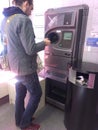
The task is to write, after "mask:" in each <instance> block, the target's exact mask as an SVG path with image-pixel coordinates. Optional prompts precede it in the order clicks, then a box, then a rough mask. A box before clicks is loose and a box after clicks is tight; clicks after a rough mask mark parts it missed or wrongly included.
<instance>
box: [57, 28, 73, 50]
mask: <svg viewBox="0 0 98 130" xmlns="http://www.w3.org/2000/svg"><path fill="white" fill-rule="evenodd" d="M72 37H73V32H72V31H66V32H62V40H61V42H60V43H59V46H60V47H62V48H65V49H71V45H72Z"/></svg>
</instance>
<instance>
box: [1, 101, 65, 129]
mask: <svg viewBox="0 0 98 130" xmlns="http://www.w3.org/2000/svg"><path fill="white" fill-rule="evenodd" d="M35 117H36V119H35V120H34V122H35V123H39V124H40V125H41V130H66V128H65V126H64V112H63V111H61V110H59V109H57V108H55V107H53V106H50V105H46V106H45V107H44V108H43V109H42V110H40V111H38V112H37V113H36V115H35ZM0 130H20V129H19V128H17V127H16V126H15V120H14V106H13V105H10V104H9V103H6V104H4V105H2V106H0Z"/></svg>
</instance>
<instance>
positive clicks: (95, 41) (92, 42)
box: [86, 37, 98, 47]
mask: <svg viewBox="0 0 98 130" xmlns="http://www.w3.org/2000/svg"><path fill="white" fill-rule="evenodd" d="M86 45H87V46H91V47H98V37H97V38H96V37H93V38H92V37H90V38H88V39H87V42H86Z"/></svg>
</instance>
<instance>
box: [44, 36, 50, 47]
mask: <svg viewBox="0 0 98 130" xmlns="http://www.w3.org/2000/svg"><path fill="white" fill-rule="evenodd" d="M44 42H45V45H46V46H47V45H50V44H51V41H50V40H49V39H48V38H45V39H44Z"/></svg>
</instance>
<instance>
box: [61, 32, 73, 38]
mask: <svg viewBox="0 0 98 130" xmlns="http://www.w3.org/2000/svg"><path fill="white" fill-rule="evenodd" d="M63 39H64V40H71V39H72V32H65V33H64V37H63Z"/></svg>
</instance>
